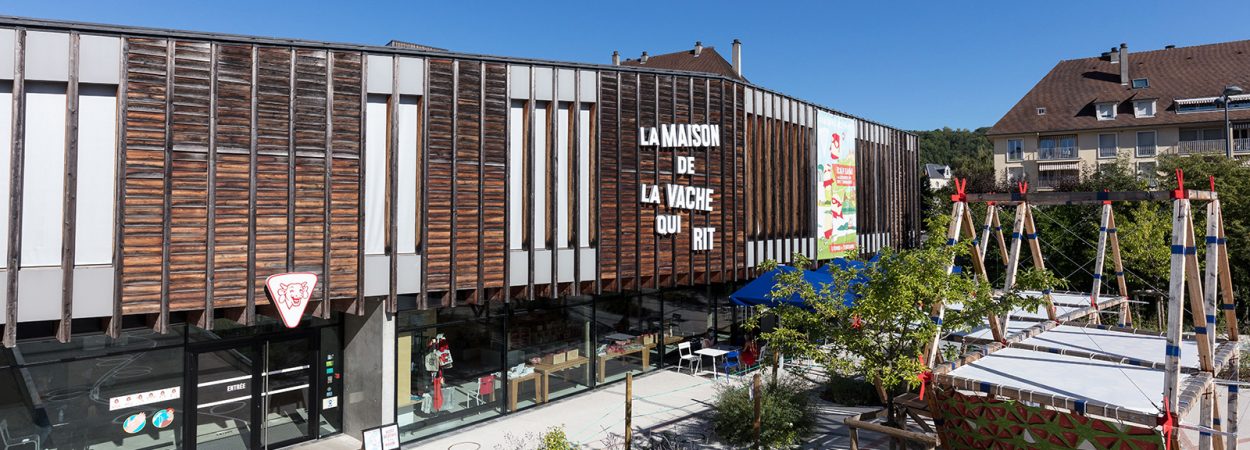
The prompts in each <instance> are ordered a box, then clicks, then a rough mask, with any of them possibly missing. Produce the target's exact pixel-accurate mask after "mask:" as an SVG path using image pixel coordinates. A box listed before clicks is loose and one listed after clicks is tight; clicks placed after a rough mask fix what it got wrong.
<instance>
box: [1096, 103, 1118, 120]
mask: <svg viewBox="0 0 1250 450" xmlns="http://www.w3.org/2000/svg"><path fill="white" fill-rule="evenodd" d="M1115 105H1116V104H1115V102H1104V103H1098V104H1096V105H1094V109H1095V110H1096V113H1097V114H1098V120H1115Z"/></svg>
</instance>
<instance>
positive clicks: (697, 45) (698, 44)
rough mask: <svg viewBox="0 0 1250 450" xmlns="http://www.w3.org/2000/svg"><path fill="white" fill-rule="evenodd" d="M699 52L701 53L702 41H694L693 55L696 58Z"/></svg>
mask: <svg viewBox="0 0 1250 450" xmlns="http://www.w3.org/2000/svg"><path fill="white" fill-rule="evenodd" d="M700 53H703V42H702V41H694V57H695V58H698V57H699V54H700Z"/></svg>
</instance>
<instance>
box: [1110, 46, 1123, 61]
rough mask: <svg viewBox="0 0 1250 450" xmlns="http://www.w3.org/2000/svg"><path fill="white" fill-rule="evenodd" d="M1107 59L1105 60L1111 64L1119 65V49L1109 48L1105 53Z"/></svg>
mask: <svg viewBox="0 0 1250 450" xmlns="http://www.w3.org/2000/svg"><path fill="white" fill-rule="evenodd" d="M1107 58H1108V59H1107V60H1108V61H1111V64H1119V63H1120V48H1119V47H1111V51H1110V52H1107Z"/></svg>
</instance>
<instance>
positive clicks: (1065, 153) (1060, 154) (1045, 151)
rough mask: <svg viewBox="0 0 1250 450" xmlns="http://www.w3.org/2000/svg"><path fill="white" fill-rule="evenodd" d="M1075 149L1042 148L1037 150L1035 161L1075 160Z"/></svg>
mask: <svg viewBox="0 0 1250 450" xmlns="http://www.w3.org/2000/svg"><path fill="white" fill-rule="evenodd" d="M1076 158H1077V151H1076V147H1042V148H1039V149H1038V150H1037V159H1040V160H1043V161H1046V160H1051V159H1076Z"/></svg>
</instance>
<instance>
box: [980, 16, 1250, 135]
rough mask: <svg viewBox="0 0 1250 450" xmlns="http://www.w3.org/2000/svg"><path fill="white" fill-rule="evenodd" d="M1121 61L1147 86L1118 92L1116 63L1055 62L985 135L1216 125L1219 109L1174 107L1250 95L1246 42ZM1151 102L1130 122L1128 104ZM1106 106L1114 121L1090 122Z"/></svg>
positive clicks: (1242, 114) (1234, 114)
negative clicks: (1230, 93) (1226, 94)
mask: <svg viewBox="0 0 1250 450" xmlns="http://www.w3.org/2000/svg"><path fill="white" fill-rule="evenodd" d="M1125 50H1127V49H1125ZM1125 54H1127V55H1128V56H1127V59H1128V78H1129V79H1130V80H1132V79H1137V78H1146V79H1147V80H1149V87H1146V88H1142V89H1132V88H1131V84H1130V85H1129V86H1125V85H1121V84H1120V64H1119V63H1113V62H1111V61H1110V58H1108V57H1093V58H1082V59H1072V60H1066V61H1060V62H1059V63H1058V64H1056V65H1055V67H1054V68H1053V69H1051V70H1050V73H1047V74H1046V76H1045V77H1043V78H1042V80H1041V81H1039V82H1038V83H1037V85H1035V86H1033V89H1032V90H1030V91H1029V93H1028V94H1025V96H1024V98H1021V99H1020V101H1019V102H1017V103H1016V105H1015V106H1013V107H1012V108H1011V110H1009V111H1007V114H1005V115H1004V116H1003V118H1002V119H999V120H998V123H996V124H994V127H993V128H991V129H990V130H989V133H988V134H990V135H1003V134H1020V133H1046V132H1059V131H1075V130H1088V129H1098V128H1124V127H1139V126H1155V125H1176V124H1184V123H1200V122H1215V121H1220V120H1223V119H1224V117H1223V113H1222V110H1221V111H1220V112H1196V113H1184V114H1178V113H1177V112H1176V106H1177V105H1176V100H1177V99H1186V98H1200V97H1213V96H1219V95H1220V93H1221V92H1222V90H1223V89H1224V87H1225V86H1228V85H1238V86H1242V87H1245V88H1250V70H1247V68H1248V67H1250V40H1244V41H1233V42H1222V43H1217V44H1207V45H1197V46H1192V47H1176V48H1166V49H1162V50H1152V51H1146V52H1140V53H1135V52H1126V53H1125ZM1148 99H1156V100H1157V101H1156V103H1155V115H1154V117H1135V116H1134V115H1133V101H1134V100H1148ZM1103 102H1115V103H1116V104H1117V106H1116V117H1115V119H1114V120H1105V121H1099V120H1098V118H1097V117H1096V116H1095V109H1096V106H1095V104H1097V103H1103ZM1037 108H1046V114H1045V115H1038V114H1037ZM1230 116H1231V118H1233V119H1234V120H1236V119H1250V110H1246V109H1242V110H1232V111H1231V112H1230Z"/></svg>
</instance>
